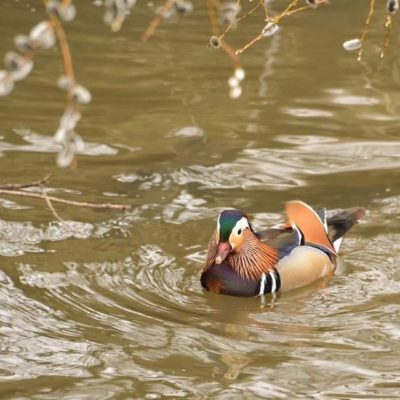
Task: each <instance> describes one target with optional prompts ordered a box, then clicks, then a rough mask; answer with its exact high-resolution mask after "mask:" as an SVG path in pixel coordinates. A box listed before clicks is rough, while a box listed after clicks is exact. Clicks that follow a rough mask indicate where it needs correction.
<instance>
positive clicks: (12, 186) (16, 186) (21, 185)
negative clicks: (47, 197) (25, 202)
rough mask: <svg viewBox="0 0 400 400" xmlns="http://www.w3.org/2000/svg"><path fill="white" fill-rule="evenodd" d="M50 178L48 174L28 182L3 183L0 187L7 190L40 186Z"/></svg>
mask: <svg viewBox="0 0 400 400" xmlns="http://www.w3.org/2000/svg"><path fill="white" fill-rule="evenodd" d="M49 179H50V175H46V176H45V177H44V178H42V179H40V180H39V181H33V182H30V183H6V184H5V185H0V189H7V190H15V189H24V188H29V187H34V186H41V185H44V184H46V183H48V181H49Z"/></svg>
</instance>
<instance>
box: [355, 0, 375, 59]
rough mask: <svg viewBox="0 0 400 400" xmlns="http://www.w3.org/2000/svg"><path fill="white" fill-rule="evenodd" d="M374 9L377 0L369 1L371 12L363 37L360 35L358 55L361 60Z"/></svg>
mask: <svg viewBox="0 0 400 400" xmlns="http://www.w3.org/2000/svg"><path fill="white" fill-rule="evenodd" d="M374 11H375V0H371V1H370V3H369V12H368V15H367V19H366V20H365V25H364V29H363V31H362V33H361V37H360V50H359V51H358V56H357V61H359V62H360V61H361V58H362V54H363V49H364V41H365V37H366V36H367V31H368V28H369V25H370V23H371V19H372V16H373V15H374Z"/></svg>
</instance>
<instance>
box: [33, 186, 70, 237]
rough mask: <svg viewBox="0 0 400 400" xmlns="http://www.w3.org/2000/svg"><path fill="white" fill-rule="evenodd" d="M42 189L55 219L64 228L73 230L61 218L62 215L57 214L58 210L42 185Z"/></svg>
mask: <svg viewBox="0 0 400 400" xmlns="http://www.w3.org/2000/svg"><path fill="white" fill-rule="evenodd" d="M40 188H41V189H42V193H43V196H44V199H45V201H46V204H47V206H48V207H49V209H50V211H51V212H52V214H53V215H54V218H55V219H56V220H57V221H58V222H60V223H61V224H62V225H63V226H65V227H66V228H67V229H68V230H71V229H70V227H69V226H68V224H67V223H66V222H65V221H64V220H63V219H62V218H61V217H60V215H59V214H58V213H57V211H56V209H55V208H54V206H53V204H52V203H51V201H50V199H49V196H48V195H47V193H46V190H45V188H44V186H43V185H40Z"/></svg>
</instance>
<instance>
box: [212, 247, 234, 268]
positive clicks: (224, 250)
mask: <svg viewBox="0 0 400 400" xmlns="http://www.w3.org/2000/svg"><path fill="white" fill-rule="evenodd" d="M231 251H232V247H231V245H230V244H229V242H223V243H221V242H220V243H218V248H217V256H216V257H215V264H222V263H223V262H224V261H225V260H226V258H227V257H228V255H229V254H230V252H231Z"/></svg>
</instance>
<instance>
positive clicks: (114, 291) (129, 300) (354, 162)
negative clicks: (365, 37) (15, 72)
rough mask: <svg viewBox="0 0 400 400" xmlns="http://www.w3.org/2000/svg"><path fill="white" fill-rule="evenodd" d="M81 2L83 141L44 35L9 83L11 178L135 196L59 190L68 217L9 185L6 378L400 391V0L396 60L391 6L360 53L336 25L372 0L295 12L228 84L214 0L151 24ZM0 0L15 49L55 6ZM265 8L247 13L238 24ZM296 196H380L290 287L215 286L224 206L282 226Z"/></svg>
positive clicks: (1, 26)
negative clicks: (325, 269) (269, 293)
mask: <svg viewBox="0 0 400 400" xmlns="http://www.w3.org/2000/svg"><path fill="white" fill-rule="evenodd" d="M75 3H76V4H77V5H78V17H77V19H76V20H75V21H74V22H73V23H71V24H69V25H67V34H68V37H69V40H70V45H71V48H72V51H73V54H74V55H75V68H76V73H77V77H78V79H79V81H80V82H82V83H83V84H85V85H86V86H87V87H88V88H89V89H90V90H91V91H92V94H93V96H94V100H93V103H92V104H91V105H90V106H88V107H87V108H86V109H85V110H84V113H83V114H84V115H83V119H82V121H81V122H80V124H79V126H78V131H79V133H80V134H81V135H82V136H83V137H84V139H85V140H86V142H87V144H88V147H87V150H86V151H85V154H82V155H80V156H79V157H78V164H77V165H76V166H75V168H73V169H68V170H60V169H57V168H56V167H55V157H56V152H57V147H56V146H54V144H53V142H52V139H51V135H52V134H53V132H54V129H55V128H56V127H57V123H58V118H59V116H60V115H61V113H62V111H63V108H64V100H63V94H62V93H61V92H60V91H59V89H57V87H56V85H55V81H56V79H57V77H58V76H59V74H60V73H61V71H62V66H61V65H60V62H59V57H58V55H57V54H58V53H57V51H56V50H52V51H48V52H43V54H41V55H40V57H39V58H38V59H37V63H36V66H35V70H34V72H33V74H32V76H31V77H30V78H29V79H27V80H26V81H23V82H20V83H19V84H18V86H17V88H16V90H15V92H14V93H13V95H12V96H10V97H8V98H5V99H4V98H1V99H0V120H1V128H0V156H1V157H0V168H1V171H2V173H1V178H0V179H1V182H2V183H3V182H21V181H23V182H25V181H30V180H36V179H38V178H40V177H42V176H44V175H46V174H47V173H51V174H52V179H51V183H50V187H51V188H53V190H54V194H55V195H59V196H64V197H68V198H74V199H81V200H83V201H110V202H111V201H115V202H123V203H127V204H130V205H131V206H132V208H131V210H129V211H125V212H111V211H102V212H99V211H93V210H88V209H77V208H71V207H67V206H60V205H56V207H57V210H58V212H59V213H60V215H61V216H62V218H64V219H65V220H67V221H71V222H70V226H72V227H73V230H72V231H71V230H68V229H66V228H65V227H63V226H62V225H60V224H59V223H58V222H56V221H54V217H53V216H52V214H51V213H50V212H49V210H47V208H46V206H45V204H44V202H43V203H42V202H39V201H37V200H34V199H22V198H10V197H5V196H1V198H0V254H1V257H0V304H1V307H0V335H1V336H0V345H1V351H0V393H1V398H4V399H28V398H29V399H78V398H79V399H143V398H144V399H157V398H168V397H169V398H181V397H186V398H213V399H225V398H238V399H239V398H240V399H242V398H249V399H250V398H251V399H254V398H288V399H294V398H307V399H309V398H313V399H338V398H342V399H349V398H365V399H371V398H379V399H388V398H400V371H399V365H400V364H399V357H400V355H399V353H400V342H399V340H400V323H399V317H400V295H399V293H400V268H399V266H398V254H399V248H400V247H399V240H400V234H399V232H400V219H399V216H398V215H399V209H400V190H399V183H398V182H399V168H400V139H399V127H400V117H399V115H400V114H399V110H400V106H399V104H400V97H399V88H400V78H399V77H400V73H399V67H400V63H399V58H398V46H399V43H400V42H399V39H398V29H399V28H398V26H397V25H398V22H399V21H398V18H397V17H396V19H395V26H394V28H393V29H394V35H393V37H392V42H391V47H390V49H389V51H388V54H387V57H386V58H385V59H384V60H383V61H381V62H380V61H379V60H378V59H377V54H378V52H379V45H380V43H381V42H382V40H383V30H382V29H381V28H380V27H381V26H382V24H383V20H384V14H383V12H378V13H377V14H376V19H375V20H374V22H375V24H374V25H373V27H372V29H371V32H370V36H369V42H367V43H368V45H367V47H366V49H365V51H366V58H365V60H364V61H363V62H361V63H360V64H358V63H357V62H356V61H355V55H354V54H350V53H347V52H345V51H344V50H343V49H342V47H341V44H342V42H343V41H344V40H347V39H351V38H353V37H356V36H357V35H358V34H359V31H360V29H361V27H362V25H363V20H364V18H365V14H366V12H367V4H366V2H365V1H361V0H357V1H352V2H351V6H349V5H348V2H347V1H345V0H341V1H339V0H337V1H332V3H333V4H332V5H331V6H330V8H329V9H327V8H324V9H320V10H318V11H317V12H316V13H314V14H312V13H307V14H304V15H299V16H296V17H293V18H291V19H289V20H288V22H285V23H284V24H282V29H281V31H280V32H279V33H278V34H276V35H275V36H273V37H272V38H270V39H269V40H265V42H261V43H259V45H258V46H257V47H255V48H254V49H252V50H251V51H249V52H248V53H247V54H246V55H245V56H244V57H243V63H244V67H245V69H246V73H247V77H246V80H245V81H244V83H243V89H244V93H243V95H242V97H241V98H240V99H238V100H236V101H233V100H230V99H229V97H228V87H227V84H226V81H227V78H228V77H229V75H230V74H231V73H232V66H231V63H230V61H229V60H228V59H227V58H226V57H224V56H223V55H222V54H220V53H218V52H213V51H211V50H210V49H208V48H207V46H206V45H207V42H208V38H209V25H208V20H207V14H206V9H205V7H204V6H203V4H196V8H195V14H194V16H193V17H189V18H186V19H182V20H181V21H180V22H179V23H178V24H165V25H162V26H161V28H160V29H159V31H158V32H157V34H156V36H155V37H154V38H152V39H151V40H150V41H149V42H148V43H146V44H144V43H141V42H140V40H138V38H139V36H140V33H141V32H142V31H143V30H144V29H145V27H146V25H147V23H148V21H149V18H150V12H149V11H148V9H147V6H146V5H145V4H141V5H139V7H137V8H135V10H134V11H133V14H132V15H131V16H130V18H129V19H128V20H127V22H126V23H125V25H124V27H123V29H122V31H121V32H119V33H111V32H110V31H109V29H108V28H107V27H105V26H104V24H103V22H102V15H103V9H102V8H99V7H97V6H96V5H94V4H92V2H78V1H76V2H75ZM278 3H279V2H278V1H275V2H274V4H275V5H276V4H278ZM382 4H383V2H382ZM382 7H383V6H382ZM382 7H381V8H382ZM0 11H1V23H0V37H1V41H0V54H4V53H5V52H6V51H7V50H10V49H11V48H12V46H13V44H12V43H13V37H14V35H15V34H17V33H24V32H27V31H28V30H29V29H30V28H31V27H32V26H33V25H34V24H35V23H37V22H39V21H40V20H41V19H43V18H44V13H43V11H42V8H41V2H40V1H33V0H32V1H28V0H20V1H12V0H3V1H2V4H1V5H0ZM257 29H259V23H258V20H257V18H251V19H250V20H249V22H248V23H246V24H245V25H244V26H243V29H242V30H241V31H240V32H237V33H236V34H235V36H234V39H233V42H234V43H235V44H236V45H238V46H240V45H243V44H244V43H245V42H246V41H247V40H248V39H249V38H251V37H252V36H253V34H254V33H255V32H256V30H257ZM295 198H300V199H303V200H305V201H307V202H310V203H311V204H313V205H314V206H326V207H328V208H346V207H351V206H354V205H359V206H363V207H365V208H367V209H368V210H369V213H368V215H367V218H366V220H365V222H364V223H362V224H361V225H360V226H358V227H357V228H356V229H354V230H353V231H352V232H351V233H350V234H349V236H348V237H347V240H346V241H345V242H344V244H343V251H342V254H343V259H344V260H345V266H344V267H343V268H342V269H343V271H342V272H341V273H340V274H338V275H337V276H336V277H334V278H333V279H332V280H330V281H329V282H322V283H321V282H319V283H317V284H315V285H314V286H312V287H308V288H305V289H303V290H300V291H295V292H292V293H286V294H284V295H282V296H280V297H279V298H278V299H277V300H276V301H275V302H274V303H273V304H272V303H271V299H269V298H266V299H264V301H262V300H260V298H254V299H239V298H230V297H225V296H216V295H213V294H209V293H205V292H203V290H202V289H201V287H200V284H199V275H200V270H201V268H202V263H203V259H204V256H205V247H206V244H207V242H208V239H209V235H210V234H211V231H212V230H213V229H214V224H215V218H216V216H217V214H218V211H219V210H220V209H221V208H223V207H237V208H242V209H244V210H246V211H247V212H248V213H249V214H251V215H252V216H253V218H254V224H255V226H256V227H262V226H268V225H271V224H272V223H276V222H277V221H279V220H280V219H281V218H282V209H283V204H284V202H285V201H286V200H289V199H295Z"/></svg>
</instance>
